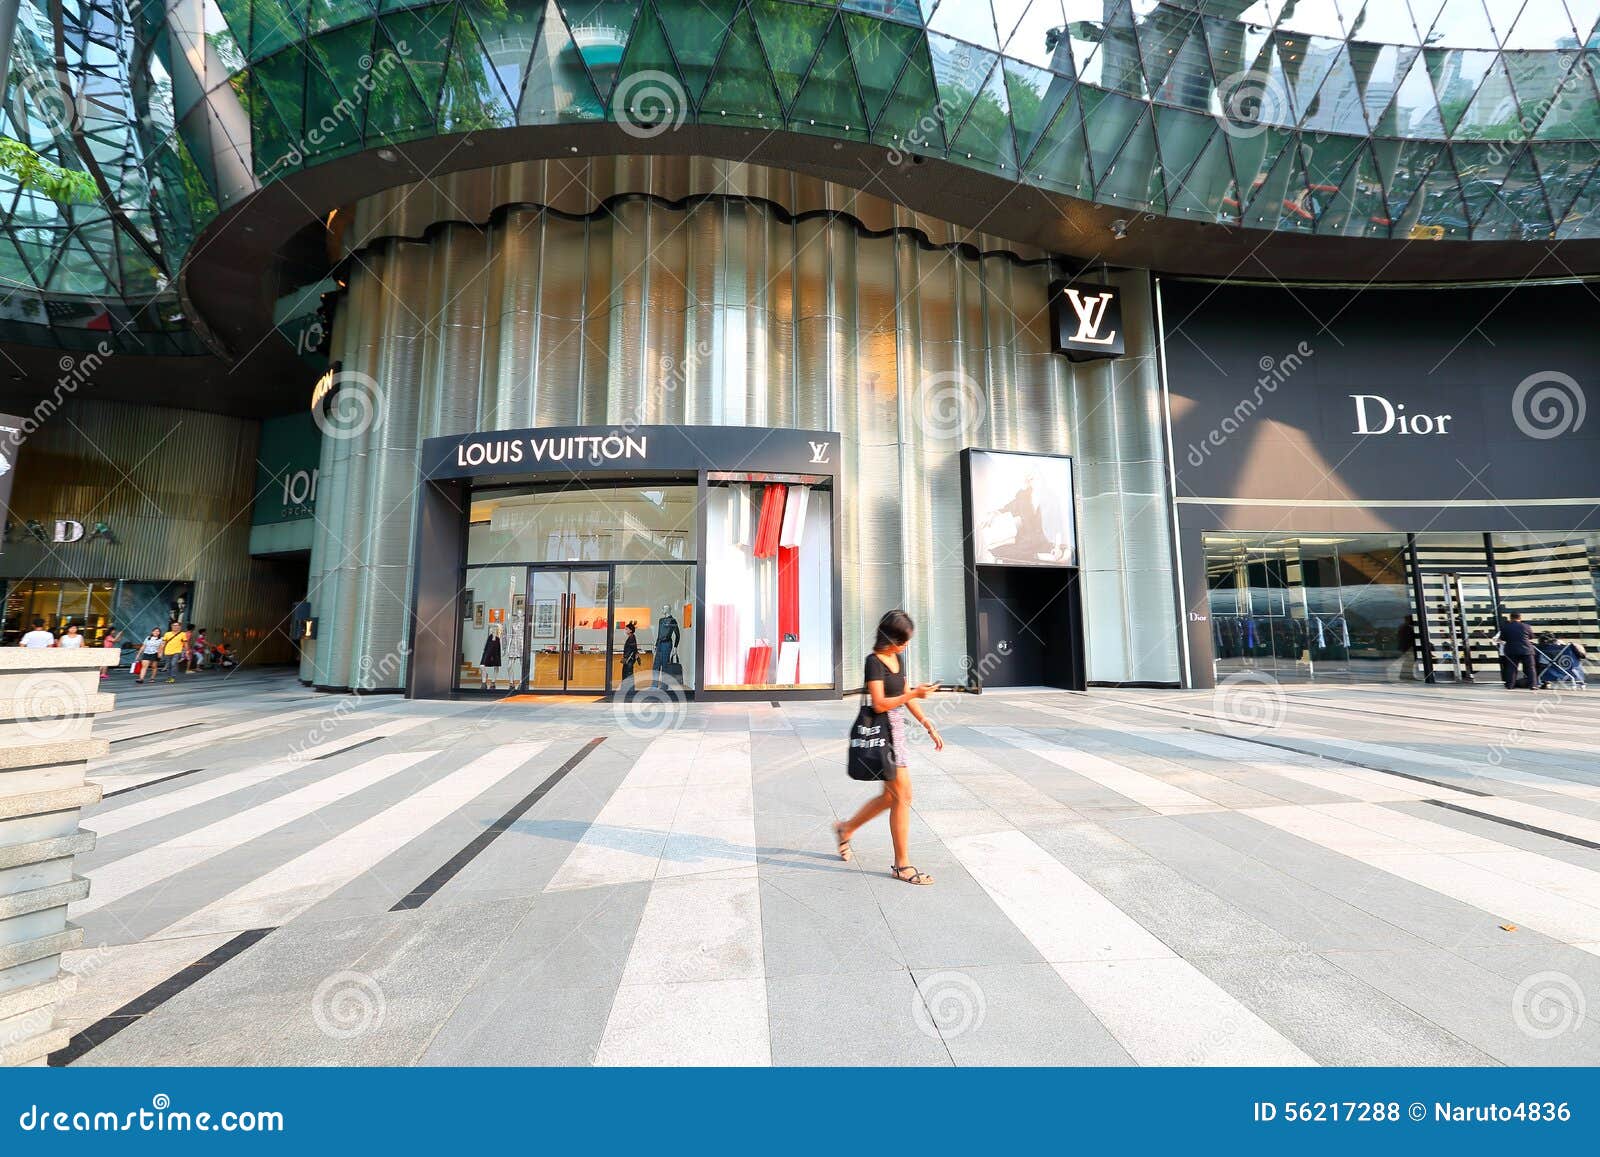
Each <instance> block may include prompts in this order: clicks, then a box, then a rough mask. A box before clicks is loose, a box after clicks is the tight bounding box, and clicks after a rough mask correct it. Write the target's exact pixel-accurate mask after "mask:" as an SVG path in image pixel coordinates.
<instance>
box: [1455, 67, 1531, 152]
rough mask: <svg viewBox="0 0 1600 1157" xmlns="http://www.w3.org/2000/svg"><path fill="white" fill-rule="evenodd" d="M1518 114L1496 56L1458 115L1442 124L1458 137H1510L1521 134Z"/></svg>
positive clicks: (1508, 81) (1512, 95)
mask: <svg viewBox="0 0 1600 1157" xmlns="http://www.w3.org/2000/svg"><path fill="white" fill-rule="evenodd" d="M1520 115H1521V113H1520V111H1519V110H1518V108H1517V98H1516V94H1515V93H1513V92H1512V90H1511V75H1510V74H1509V73H1508V72H1507V71H1506V68H1505V65H1503V64H1501V63H1500V62H1499V61H1498V60H1497V61H1495V63H1494V66H1493V67H1492V68H1490V69H1489V71H1488V73H1487V74H1485V76H1484V78H1483V83H1482V84H1480V85H1479V86H1478V91H1477V93H1476V94H1474V96H1473V98H1472V101H1471V102H1470V103H1469V104H1468V105H1467V107H1466V109H1465V110H1464V111H1463V112H1462V113H1461V115H1460V117H1459V118H1458V119H1457V120H1456V122H1455V123H1454V124H1449V123H1448V121H1447V123H1446V127H1447V128H1448V129H1449V131H1450V135H1451V136H1452V137H1454V138H1457V139H1459V140H1475V141H1484V140H1488V141H1503V140H1512V139H1514V138H1517V137H1520V136H1521V135H1522V130H1521V128H1520V126H1519V125H1518V123H1517V122H1518V118H1519V117H1520Z"/></svg>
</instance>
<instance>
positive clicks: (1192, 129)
mask: <svg viewBox="0 0 1600 1157" xmlns="http://www.w3.org/2000/svg"><path fill="white" fill-rule="evenodd" d="M1155 114H1156V145H1157V146H1158V147H1159V148H1160V150H1161V167H1162V168H1163V169H1165V170H1166V181H1167V187H1168V189H1169V194H1168V195H1169V196H1170V195H1171V194H1170V189H1171V187H1172V184H1173V182H1174V181H1175V180H1176V181H1181V180H1182V179H1183V177H1184V174H1186V173H1187V172H1188V171H1189V170H1190V169H1191V168H1192V167H1193V166H1194V163H1195V161H1196V160H1198V159H1199V157H1200V153H1201V151H1202V150H1204V149H1205V147H1206V145H1207V144H1209V143H1210V141H1211V133H1212V131H1213V130H1214V129H1216V127H1217V122H1216V119H1215V118H1214V117H1208V116H1202V115H1200V114H1199V113H1192V112H1184V111H1182V110H1181V109H1175V108H1162V107H1160V106H1157V108H1156V110H1155Z"/></svg>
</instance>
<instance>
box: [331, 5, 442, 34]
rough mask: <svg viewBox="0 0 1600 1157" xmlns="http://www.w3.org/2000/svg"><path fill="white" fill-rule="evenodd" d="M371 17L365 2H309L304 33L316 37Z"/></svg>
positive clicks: (371, 12) (370, 10)
mask: <svg viewBox="0 0 1600 1157" xmlns="http://www.w3.org/2000/svg"><path fill="white" fill-rule="evenodd" d="M371 15H373V11H372V5H370V4H368V3H367V0H311V4H310V7H309V9H308V10H307V12H306V31H307V32H308V33H310V34H311V35H312V36H316V35H317V34H318V33H321V32H327V31H328V30H329V29H332V28H341V27H343V26H344V25H346V24H349V23H351V22H353V21H356V20H365V19H367V18H368V17H369V16H371ZM447 27H448V24H447Z"/></svg>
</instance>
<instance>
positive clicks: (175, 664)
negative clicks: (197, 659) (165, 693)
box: [161, 621, 189, 683]
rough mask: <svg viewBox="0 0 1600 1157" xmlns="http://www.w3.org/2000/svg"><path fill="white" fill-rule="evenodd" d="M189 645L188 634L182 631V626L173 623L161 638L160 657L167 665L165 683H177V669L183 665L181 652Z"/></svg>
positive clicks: (178, 623) (175, 622)
mask: <svg viewBox="0 0 1600 1157" xmlns="http://www.w3.org/2000/svg"><path fill="white" fill-rule="evenodd" d="M188 645H189V632H188V631H185V630H184V629H183V624H182V623H180V622H177V621H174V622H173V624H172V626H171V628H170V629H169V630H168V631H167V633H166V634H164V635H162V636H161V657H162V658H163V659H164V660H166V664H167V682H168V683H176V682H177V681H178V668H179V667H181V666H182V665H183V652H184V650H185V649H186V648H187V647H188Z"/></svg>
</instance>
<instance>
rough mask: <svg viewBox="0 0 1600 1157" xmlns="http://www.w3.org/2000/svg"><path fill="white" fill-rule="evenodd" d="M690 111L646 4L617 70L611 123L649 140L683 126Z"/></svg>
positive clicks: (664, 38) (662, 35)
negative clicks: (633, 130)
mask: <svg viewBox="0 0 1600 1157" xmlns="http://www.w3.org/2000/svg"><path fill="white" fill-rule="evenodd" d="M690 111H691V106H690V102H689V95H688V93H687V92H686V91H685V89H684V87H683V82H682V81H681V80H679V79H678V67H677V63H676V62H675V61H674V60H673V59H672V49H671V48H670V47H669V46H668V44H667V34H666V32H665V31H664V30H663V29H662V27H661V21H660V20H659V19H658V18H657V16H656V10H655V8H654V6H652V5H651V4H650V3H649V2H648V0H646V3H645V5H644V6H643V7H642V8H641V9H640V10H639V18H638V21H637V23H635V24H634V28H633V35H632V36H631V37H630V38H629V39H628V51H627V52H626V53H624V54H623V57H622V63H621V64H620V65H618V67H617V83H616V86H615V87H614V88H613V89H612V90H611V119H612V120H614V121H616V122H617V123H618V124H621V125H623V126H624V127H625V128H632V129H635V130H638V132H639V135H640V136H642V137H653V136H657V135H659V134H660V133H663V132H665V131H667V130H668V129H669V128H676V127H678V126H679V125H681V124H683V122H684V121H685V120H686V119H687V118H688V116H689V113H690Z"/></svg>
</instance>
